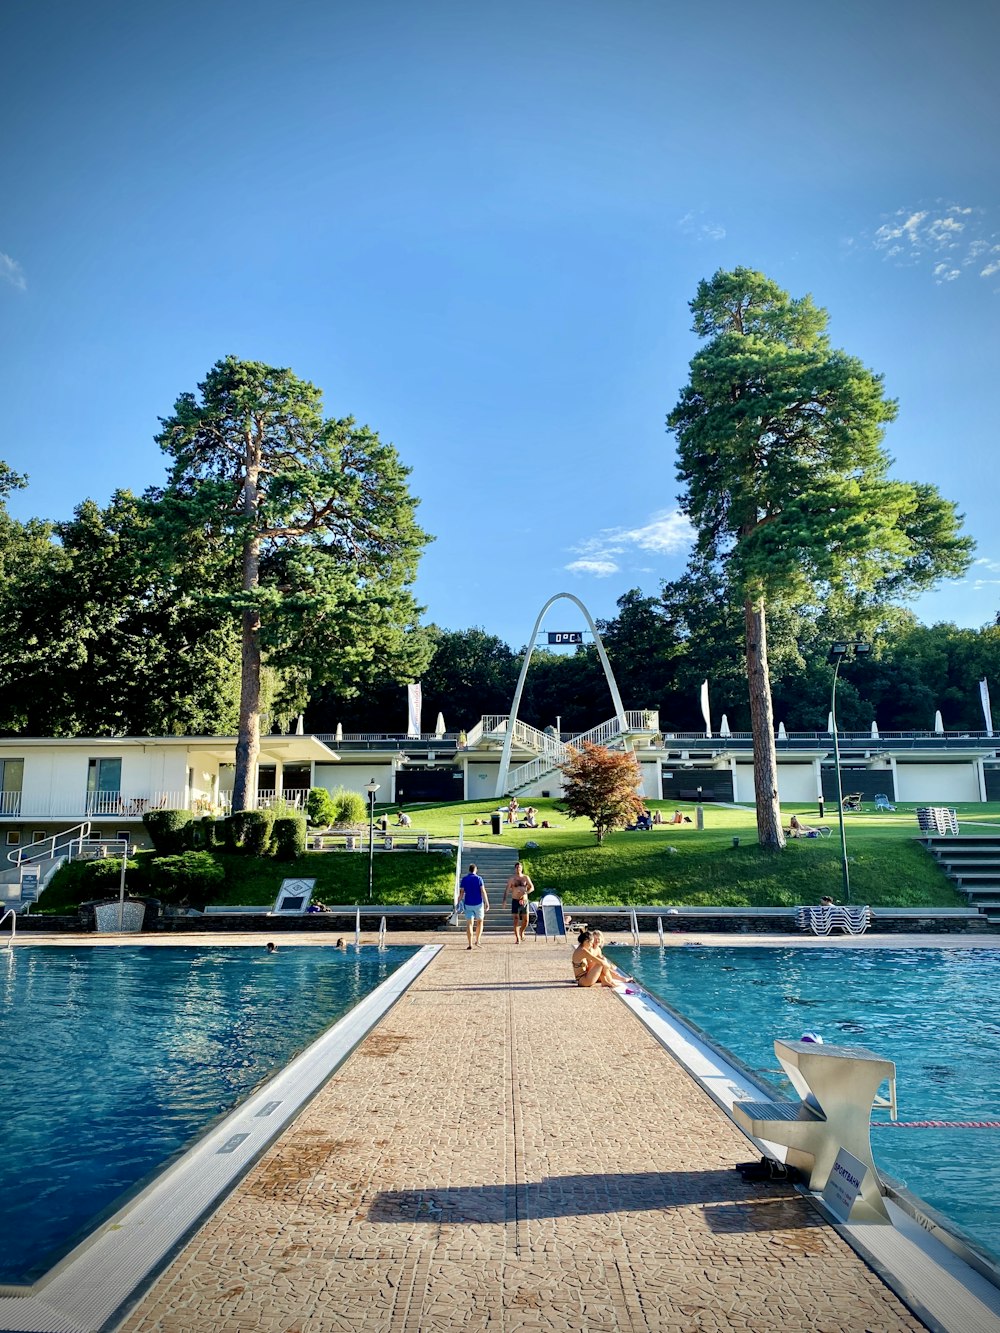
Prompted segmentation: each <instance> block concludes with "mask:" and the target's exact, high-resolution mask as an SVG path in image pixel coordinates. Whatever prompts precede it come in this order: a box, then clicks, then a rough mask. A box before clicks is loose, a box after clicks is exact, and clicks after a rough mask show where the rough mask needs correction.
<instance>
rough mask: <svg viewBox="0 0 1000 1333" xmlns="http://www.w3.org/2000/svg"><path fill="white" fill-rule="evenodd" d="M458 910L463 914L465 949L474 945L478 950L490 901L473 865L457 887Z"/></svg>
mask: <svg viewBox="0 0 1000 1333" xmlns="http://www.w3.org/2000/svg"><path fill="white" fill-rule="evenodd" d="M458 909H459V911H462V912H464V913H465V938H466V939H467V940H468V944H467V945H466V948H469V949H471V948H472V947H473V944H475V947H476V948H477V949H478V948H479V940H480V938H481V936H482V933H483V921H484V919H485V914H486V913H487V912H488V911H489V910H490V900H489V898H488V896H487V894H486V885H485V884H484V883H483V881H482V879H481V878H480V876H479V875H477V874H476V867H475V865H470V866H469V873H468V874H467V875H465V876H463V878H462V882H461V884H460V885H459V893H458ZM473 932H475V939H473Z"/></svg>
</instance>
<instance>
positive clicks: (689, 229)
mask: <svg viewBox="0 0 1000 1333" xmlns="http://www.w3.org/2000/svg"><path fill="white" fill-rule="evenodd" d="M677 230H678V231H682V232H683V233H684V235H685V236H693V237H694V238H695V240H697V241H722V240H725V237H726V229H725V227H723V226H722V224H721V223H719V222H713V221H712V219H711V218H706V217H705V212H704V209H700V210H699V211H698V212H697V213H696V212H694V210H691V211H690V212H688V213H685V214H684V216H683V217H682V218H678V219H677Z"/></svg>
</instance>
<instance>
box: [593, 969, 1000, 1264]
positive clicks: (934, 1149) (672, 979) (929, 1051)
mask: <svg viewBox="0 0 1000 1333" xmlns="http://www.w3.org/2000/svg"><path fill="white" fill-rule="evenodd" d="M608 952H609V954H610V955H613V956H615V961H616V962H617V963H618V965H619V966H621V967H625V968H627V969H628V970H630V971H632V972H633V973H634V974H635V975H636V977H637V978H638V979H639V981H641V982H642V984H643V985H644V986H646V987H648V988H649V990H650V991H651V992H653V993H654V994H655V995H658V996H660V997H662V998H663V999H664V1000H666V1001H667V1003H668V1004H670V1005H671V1006H672V1007H673V1008H674V1009H676V1010H677V1011H678V1012H679V1013H681V1014H682V1015H684V1016H685V1017H686V1018H688V1019H690V1020H691V1021H692V1022H693V1023H695V1024H697V1026H698V1027H700V1028H702V1029H703V1030H704V1031H705V1032H706V1033H708V1034H709V1035H710V1036H711V1037H712V1038H713V1039H714V1040H715V1041H716V1042H717V1043H718V1044H719V1045H720V1046H722V1047H724V1048H725V1049H726V1050H728V1051H730V1052H731V1053H732V1054H733V1055H735V1056H736V1057H737V1058H738V1059H739V1060H741V1061H742V1062H743V1063H744V1064H745V1065H747V1066H749V1067H750V1068H751V1069H752V1070H753V1071H754V1073H755V1074H756V1075H757V1077H758V1078H760V1079H762V1080H764V1081H766V1082H769V1083H771V1084H772V1085H774V1086H776V1087H778V1088H779V1089H781V1090H782V1091H783V1092H784V1093H785V1095H790V1096H794V1095H795V1094H794V1093H793V1092H791V1090H790V1088H789V1086H788V1084H787V1082H786V1081H785V1079H784V1075H783V1074H782V1073H781V1071H780V1070H779V1069H777V1067H776V1060H775V1057H774V1038H775V1037H793V1038H797V1037H799V1036H801V1034H802V1033H803V1032H806V1031H812V1032H817V1033H819V1034H820V1035H821V1036H822V1037H824V1039H825V1040H827V1041H833V1042H839V1043H841V1044H847V1045H850V1044H857V1045H863V1046H867V1047H869V1048H870V1049H872V1050H873V1051H875V1052H877V1053H878V1054H879V1055H883V1056H885V1057H887V1058H888V1059H891V1060H894V1061H895V1063H896V1082H897V1093H898V1113H899V1120H900V1121H901V1122H906V1121H942V1120H945V1121H949V1120H950V1121H954V1120H974V1121H1000V1011H998V1007H997V1001H996V996H997V991H998V986H1000V951H997V950H992V949H937V948H921V949H864V950H860V949H832V948H831V949H825V948H809V949H788V948H783V949H779V948H764V947H762V948H754V947H745V948H744V947H741V948H724V947H723V948H714V947H713V948H709V947H700V946H696V945H686V946H680V947H672V948H669V949H657V948H653V949H650V948H648V947H646V948H642V949H633V950H626V949H623V948H618V949H612V950H609V951H608ZM873 1118H874V1119H875V1120H876V1121H877V1122H883V1121H886V1120H887V1119H888V1115H887V1113H884V1112H879V1113H877V1114H876V1115H875V1116H874V1117H873ZM872 1148H873V1151H874V1154H875V1160H876V1162H877V1163H878V1165H879V1167H880V1168H881V1169H883V1170H884V1171H885V1172H887V1173H888V1174H889V1175H891V1176H892V1177H893V1178H894V1179H896V1180H897V1181H900V1182H901V1183H903V1184H904V1185H906V1187H907V1188H908V1189H909V1190H911V1191H912V1192H913V1193H914V1194H917V1195H919V1196H920V1197H921V1198H923V1199H925V1200H926V1201H927V1203H929V1204H930V1205H931V1206H932V1207H933V1208H936V1209H938V1210H939V1211H940V1212H942V1213H943V1214H944V1215H945V1216H946V1217H948V1218H950V1219H952V1220H953V1221H954V1222H955V1223H957V1225H958V1226H959V1227H960V1228H961V1229H962V1230H964V1231H965V1232H966V1233H967V1234H968V1235H969V1236H970V1237H971V1238H972V1239H973V1240H974V1241H975V1242H977V1243H978V1244H979V1245H981V1246H984V1247H985V1248H986V1249H988V1250H989V1251H991V1252H992V1253H993V1255H994V1256H1000V1129H943V1128H936V1127H928V1128H920V1129H916V1128H913V1129H910V1128H901V1127H892V1128H873V1130H872Z"/></svg>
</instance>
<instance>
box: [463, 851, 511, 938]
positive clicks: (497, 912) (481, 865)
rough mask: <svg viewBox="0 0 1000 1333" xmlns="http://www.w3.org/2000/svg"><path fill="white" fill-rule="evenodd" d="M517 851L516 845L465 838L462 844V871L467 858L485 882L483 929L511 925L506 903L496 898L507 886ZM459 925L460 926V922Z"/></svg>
mask: <svg viewBox="0 0 1000 1333" xmlns="http://www.w3.org/2000/svg"><path fill="white" fill-rule="evenodd" d="M520 855H521V853H520V852H519V851H518V849H517V848H516V847H504V846H502V845H497V846H493V845H483V844H479V843H472V844H470V843H468V842H467V843H466V844H465V852H464V854H463V856H462V874H463V875H464V874H465V873H466V871H467V870H468V868H469V865H470V863H471V862H475V864H476V866H477V867H478V874H480V875H481V876H482V879H483V883H484V884H485V885H486V893H487V896H488V897H489V900H490V910H489V911H488V912H487V913H486V921H485V924H484V925H483V932H484V933H486V932H489V933H490V934H497V933H499V932H501V931H509V930H510V929H511V922H510V903H509V902H507V903H504V905H503V908H502V909H501V906H500V899H501V898H502V897H503V891H504V889H505V888H506V887H507V881H508V880H509V879H510V877H511V875H513V873H514V863H515V862H516V861H517V859H518V857H519V856H520ZM460 928H461V929H463V930H464V929H465V927H464V924H463V925H462V926H461V927H460Z"/></svg>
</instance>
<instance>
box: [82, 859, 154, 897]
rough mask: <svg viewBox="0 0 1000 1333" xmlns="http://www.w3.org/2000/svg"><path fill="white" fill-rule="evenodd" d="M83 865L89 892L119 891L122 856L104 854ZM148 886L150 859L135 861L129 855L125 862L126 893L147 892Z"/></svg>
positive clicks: (93, 893) (84, 881)
mask: <svg viewBox="0 0 1000 1333" xmlns="http://www.w3.org/2000/svg"><path fill="white" fill-rule="evenodd" d="M83 866H84V869H83V876H82V877H83V884H84V887H85V889H86V890H87V893H88V894H91V895H96V894H100V893H103V892H104V891H105V890H107V891H110V890H112V889H114V890H115V891H117V889H118V886H119V884H120V883H121V877H122V859H121V857H120V856H102V857H101V858H100V859H99V860H97V861H84V862H83ZM148 888H149V862H148V860H144V861H134V860H132V858H131V857H129V859H128V861H126V863H125V891H126V893H129V894H132V893H145V891H146V890H147V889H148Z"/></svg>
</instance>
